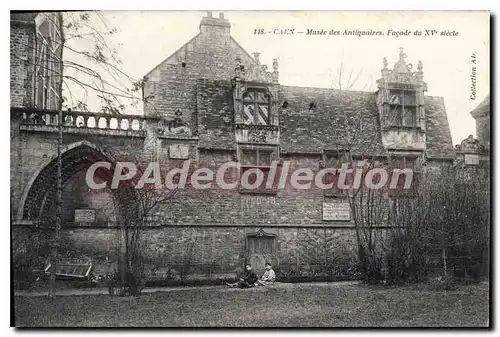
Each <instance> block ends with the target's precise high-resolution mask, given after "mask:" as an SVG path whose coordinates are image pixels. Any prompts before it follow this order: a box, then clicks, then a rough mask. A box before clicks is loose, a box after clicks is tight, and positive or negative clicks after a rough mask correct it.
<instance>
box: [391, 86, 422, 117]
mask: <svg viewBox="0 0 500 337" xmlns="http://www.w3.org/2000/svg"><path fill="white" fill-rule="evenodd" d="M389 109H390V114H391V115H390V116H391V124H392V125H397V126H416V125H417V92H416V91H414V90H404V89H391V90H390V94H389Z"/></svg>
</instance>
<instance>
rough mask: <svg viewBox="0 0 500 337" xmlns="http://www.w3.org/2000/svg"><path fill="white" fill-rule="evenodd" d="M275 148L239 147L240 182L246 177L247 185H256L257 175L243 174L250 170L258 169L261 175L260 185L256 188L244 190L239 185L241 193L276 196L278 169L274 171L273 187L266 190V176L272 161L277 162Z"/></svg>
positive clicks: (276, 150)
mask: <svg viewBox="0 0 500 337" xmlns="http://www.w3.org/2000/svg"><path fill="white" fill-rule="evenodd" d="M277 152H278V149H277V148H270V147H255V146H248V147H244V146H242V147H239V161H240V165H241V170H240V182H241V178H242V177H244V176H246V177H248V184H250V185H254V184H257V183H258V182H257V178H258V177H257V174H256V173H251V172H248V173H247V174H245V172H247V171H249V170H251V169H259V170H260V171H261V172H262V173H263V180H262V183H261V184H260V185H259V186H258V187H257V188H253V189H245V188H244V186H241V185H240V192H242V193H270V194H276V192H277V184H278V178H277V177H278V176H279V175H278V169H277V171H276V177H275V180H274V184H273V186H272V187H271V188H270V189H268V188H266V184H267V180H268V176H269V173H270V170H271V164H272V162H273V161H274V160H277V156H278V155H277Z"/></svg>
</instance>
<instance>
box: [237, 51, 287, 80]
mask: <svg viewBox="0 0 500 337" xmlns="http://www.w3.org/2000/svg"><path fill="white" fill-rule="evenodd" d="M259 56H260V53H254V59H255V63H252V64H251V65H249V66H248V67H245V65H243V64H242V63H241V59H239V58H237V59H236V66H235V68H234V75H235V77H236V78H240V79H242V80H244V81H250V82H261V83H273V79H274V77H273V73H272V72H269V71H267V65H265V64H261V63H260V60H259ZM273 69H274V72H275V73H276V74H277V71H278V61H277V60H276V59H275V60H274V61H273ZM275 77H276V76H275Z"/></svg>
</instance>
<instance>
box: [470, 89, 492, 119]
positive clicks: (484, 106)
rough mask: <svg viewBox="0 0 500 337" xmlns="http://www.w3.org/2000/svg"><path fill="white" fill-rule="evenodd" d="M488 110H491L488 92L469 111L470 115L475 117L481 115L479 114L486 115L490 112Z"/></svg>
mask: <svg viewBox="0 0 500 337" xmlns="http://www.w3.org/2000/svg"><path fill="white" fill-rule="evenodd" d="M490 111H491V108H490V95H489V94H488V96H486V98H485V99H484V100H483V101H482V102H481V103H479V105H478V106H477V107H476V108H475V109H474V110H472V111H471V112H470V113H471V115H472V117H474V118H476V117H481V116H484V115H487V114H489V113H490Z"/></svg>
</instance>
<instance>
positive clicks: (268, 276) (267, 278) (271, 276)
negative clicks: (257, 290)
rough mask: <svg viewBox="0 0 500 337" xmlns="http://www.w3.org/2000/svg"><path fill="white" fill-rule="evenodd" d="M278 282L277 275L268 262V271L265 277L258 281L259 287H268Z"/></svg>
mask: <svg viewBox="0 0 500 337" xmlns="http://www.w3.org/2000/svg"><path fill="white" fill-rule="evenodd" d="M275 280H276V274H275V273H274V270H273V267H272V266H271V263H269V262H266V271H265V273H264V275H262V277H261V278H260V280H258V281H257V285H263V286H264V285H268V284H273V283H274V281H275Z"/></svg>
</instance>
